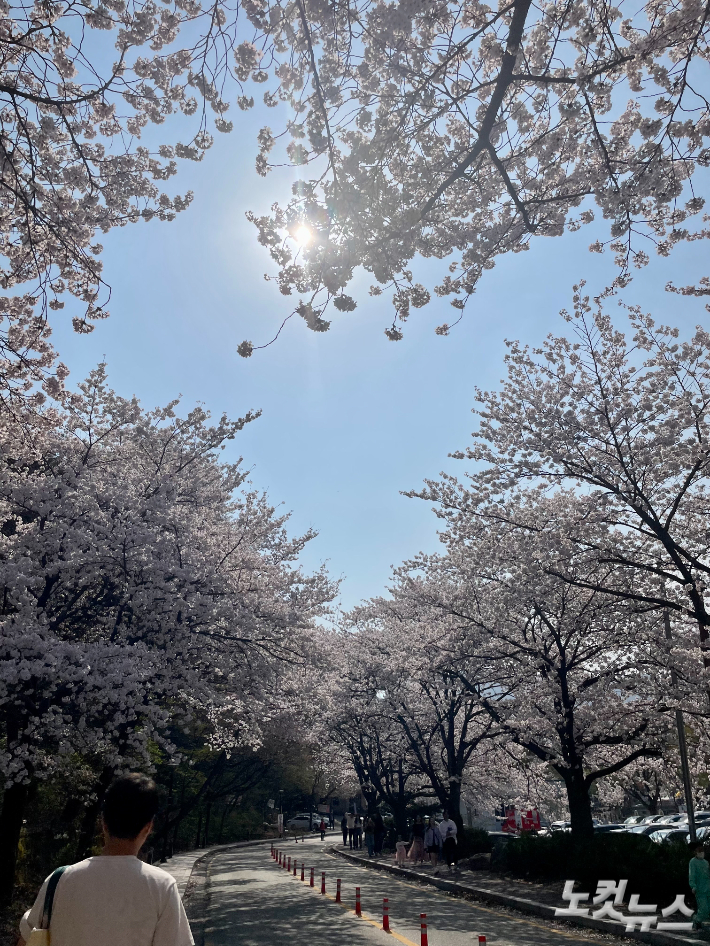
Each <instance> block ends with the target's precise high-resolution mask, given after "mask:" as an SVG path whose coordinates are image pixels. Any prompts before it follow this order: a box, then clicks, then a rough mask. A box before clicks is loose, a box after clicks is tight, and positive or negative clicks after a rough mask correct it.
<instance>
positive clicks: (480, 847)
mask: <svg viewBox="0 0 710 946" xmlns="http://www.w3.org/2000/svg"><path fill="white" fill-rule="evenodd" d="M492 846H493V845H492V844H491V839H490V836H489V834H488V832H487V831H483V830H482V829H481V828H464V829H463V832H462V834H461V835H460V836H459V838H458V856H459V857H470V856H471V855H472V854H488V853H490V851H491V849H492Z"/></svg>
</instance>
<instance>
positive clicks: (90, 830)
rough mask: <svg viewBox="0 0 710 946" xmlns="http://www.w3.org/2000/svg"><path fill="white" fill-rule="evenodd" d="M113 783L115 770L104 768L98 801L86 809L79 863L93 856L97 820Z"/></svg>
mask: <svg viewBox="0 0 710 946" xmlns="http://www.w3.org/2000/svg"><path fill="white" fill-rule="evenodd" d="M112 781H113V769H110V768H104V769H103V770H102V772H101V775H100V776H99V781H98V784H97V786H96V800H95V801H93V802H92V803H91V804H90V805H89V807H88V808H87V809H86V811H85V812H84V817H83V819H82V822H81V831H80V832H79V840H78V842H77V845H76V859H77V860H78V861H83V860H84V858H85V857H89V855H90V854H91V849H92V847H93V845H94V836H95V835H96V820H97V818H98V817H99V813H100V812H101V806H102V805H103V802H104V796H105V795H106V789H107V788H108V787H109V785H110V784H111V782H112Z"/></svg>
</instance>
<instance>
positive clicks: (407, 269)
mask: <svg viewBox="0 0 710 946" xmlns="http://www.w3.org/2000/svg"><path fill="white" fill-rule="evenodd" d="M267 9H268V18H269V22H270V24H271V36H270V38H271V39H272V40H273V47H272V51H273V54H274V55H275V56H276V57H277V59H278V65H277V66H276V67H275V69H274V73H275V77H276V79H278V81H279V83H280V85H279V95H280V96H281V97H282V98H286V99H287V100H288V103H289V105H290V107H291V112H292V115H291V116H289V118H290V120H289V122H288V125H287V129H286V132H287V134H286V139H285V140H288V141H290V144H288V145H287V146H286V148H285V151H286V154H285V155H282V154H280V153H278V155H276V154H275V155H274V156H273V157H272V158H270V157H269V155H270V152H272V149H273V148H274V145H275V143H276V141H277V139H278V137H279V136H278V135H276V134H274V133H272V132H271V130H270V129H264V133H263V134H262V136H260V147H261V151H260V156H259V160H258V162H257V170H258V171H259V172H260V173H266V172H267V170H268V169H269V167H270V165H269V160H272V161H273V166H278V165H279V164H280V163H281V161H282V160H283V158H284V157H285V158H286V159H287V160H288V161H289V163H291V164H294V165H299V166H300V172H299V176H298V180H297V181H296V183H295V184H294V185H293V197H292V199H291V200H290V201H289V202H288V203H287V204H286V205H285V206H275V207H274V208H273V212H272V213H271V214H267V215H264V216H256V215H251V219H252V221H253V222H254V224H255V225H256V227H257V229H258V233H259V241H260V242H261V243H262V244H263V245H265V246H266V247H268V249H269V252H270V254H271V257H272V259H273V260H274V262H275V263H276V265H277V266H278V276H277V277H276V278H277V280H278V284H279V288H280V290H281V292H282V293H285V294H291V293H298V294H299V295H301V296H302V297H303V300H304V301H303V302H302V304H309V305H311V306H312V307H313V308H314V309H315V312H316V315H317V316H318V317H319V318H320V319H321V321H325V320H324V319H323V318H322V316H323V313H324V311H325V309H326V307H327V306H328V304H329V302H330V301H333V303H334V305H335V308H336V309H340V310H341V311H343V310H344V311H349V310H350V309H351V308H353V307H354V304H355V303H354V300H352V299H351V298H350V297H349V296H347V295H346V294H345V293H346V290H347V287H348V285H349V284H350V282H351V280H352V278H353V274H354V271H355V269H356V268H357V267H362V268H364V269H365V270H366V271H367V272H368V273H370V274H371V275H372V276H373V278H374V279H373V286H372V288H371V293H372V294H375V295H379V294H381V293H382V292H383V291H386V290H392V300H393V305H394V309H395V318H394V321H393V323H392V325H391V326H390V327H389V328H388V329H387V330H386V334H387V336H388V337H389V338H390V339H392V340H397V339H399V338H401V337H402V330H403V323H404V322H405V321H406V319H407V318H408V316H409V315H410V312H411V309H412V308H418V307H420V306H422V305H425V304H426V303H427V302H428V301H429V299H430V298H431V294H432V292H435V293H436V294H437V295H439V296H441V297H447V298H449V300H450V303H451V305H452V306H453V308H454V310H455V315H454V322H455V321H457V320H459V319H460V318H461V310H462V309H463V308H464V307H465V305H466V301H467V300H468V299H469V297H470V296H471V294H472V293H473V292H474V290H475V287H476V284H477V282H478V280H479V279H480V278H481V276H482V274H483V273H484V272H485V271H486V270H487V269H490V268H491V267H492V266H493V265H494V264H495V261H496V258H497V257H498V256H500V255H501V254H505V253H510V252H513V253H515V252H520V251H522V250H526V249H527V248H528V247H529V245H530V241H531V239H532V238H533V237H535V236H560V235H562V234H563V233H565V232H566V231H576V230H579V229H580V227H582V226H583V225H585V224H589V223H591V222H592V221H593V220H594V219H595V217H597V218H600V219H602V220H603V221H604V230H605V233H606V236H605V237H604V236H602V238H601V240H599V239H595V242H594V243H593V244H592V246H591V247H590V249H591V250H592V251H595V252H601V251H602V250H604V249H605V248H609V249H610V250H611V251H612V252H613V253H614V255H615V258H616V261H617V263H618V266H619V275H618V278H617V279H616V281H615V285H617V286H623V285H625V284H626V283H627V282H628V280H629V279H630V278H631V272H632V271H633V268H634V267H641V266H644V265H645V264H646V263H647V262H648V260H649V256H650V254H651V253H654V252H655V253H659V254H661V255H662V256H666V255H668V254H669V253H670V252H671V250H672V249H673V247H674V246H676V245H677V244H678V243H683V242H685V241H689V240H697V239H700V238H705V237H706V236H707V235H708V233H709V232H710V231H708V228H707V225H706V224H707V221H706V217H705V216H703V214H702V211H703V208H704V205H705V196H704V195H705V190H706V172H705V169H706V168H707V166H708V163H709V162H710V150H708V135H709V133H710V110H709V107H708V94H707V85H708V58H709V55H710V53H709V48H708V35H709V30H710V25H709V24H708V17H707V11H706V7H705V4H704V3H702V2H700V0H647V2H645V3H643V4H631V3H628V2H627V0H621V2H620V3H615V4H612V3H609V2H607V0H574V2H560V0H549V2H544V3H538V4H533V3H531V0H510V2H508V0H500V2H499V3H497V4H488V3H484V2H480V0H458V2H455V3H448V4H441V3H434V2H426V0H425V2H419V3H416V4H413V3H411V2H410V0H396V2H384V0H351V2H349V3H346V4H339V5H337V6H336V7H333V6H332V5H328V4H321V3H318V2H316V0H289V2H284V0H270V2H268V5H267ZM292 116H293V117H292ZM304 227H305V229H306V231H307V233H308V239H307V240H305V241H304V240H303V239H302V236H301V235H302V233H303V228H304ZM416 256H422V257H426V258H433V259H437V260H442V261H443V260H447V263H446V265H443V264H442V266H441V268H440V270H439V273H440V278H439V282H438V285H436V286H429V287H428V288H427V287H425V286H423V285H421V284H420V283H419V282H418V281H417V278H416V274H414V273H413V272H412V266H411V264H412V261H413V260H414V258H415V257H416ZM452 324H453V323H452ZM309 325H310V327H311V328H314V327H316V325H313V324H311V323H310V322H309ZM450 328H451V325H450V324H449V323H448V322H447V323H445V324H443V325H441V326H439V328H438V329H437V332H438V333H439V334H442V335H445V334H447V333H448V331H449V330H450ZM319 330H320V329H319ZM240 353H241V354H243V355H245V356H248V355H249V354H250V353H251V349H246V348H245V349H243V350H242V351H241V352H240Z"/></svg>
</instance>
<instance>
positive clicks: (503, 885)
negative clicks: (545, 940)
mask: <svg viewBox="0 0 710 946" xmlns="http://www.w3.org/2000/svg"><path fill="white" fill-rule="evenodd" d="M331 853H333V854H336V855H337V856H339V857H342V858H344V859H345V860H349V861H352V862H353V863H356V864H358V865H359V866H361V867H369V868H371V869H373V870H380V871H388V872H389V873H391V874H395V875H396V876H398V877H406V878H407V879H408V880H415V881H417V882H419V883H422V884H428V885H430V886H433V887H437V888H438V889H439V890H444V891H446V892H447V893H450V894H454V895H457V896H460V897H470V898H471V899H473V900H481V901H483V902H485V903H492V904H495V905H496V906H502V907H508V908H509V909H512V910H519V911H520V912H521V913H528V914H532V915H533V916H540V917H544V918H546V919H548V920H553V921H554V922H555V923H556V924H559V925H560V926H567V925H569V926H578V927H585V928H586V929H593V930H597V931H598V932H600V933H607V934H609V935H611V936H616V937H619V938H623V939H634V940H636V941H638V942H643V943H650V944H653V946H689V944H696V946H697V944H698V943H703V942H708V940H707V939H706V938H705V936H704V934H699V933H666V932H658V931H653V930H650V931H648V932H644V933H642V932H640V931H638V930H634V931H631V932H628V933H627V932H626V930H625V928H624V925H623V924H622V923H619V922H617V921H616V920H595V919H594V918H593V917H585V916H579V917H556V916H555V907H558V906H567V904H565V903H564V902H563V901H562V899H561V897H560V889H559V885H558V886H557V892H556V895H555V892H554V890H553V889H552V887H551V885H541V884H532V883H525V882H524V881H517V880H514V879H511V878H508V877H506V878H500V877H495V876H493V875H490V874H489V872H487V871H480V872H479V871H465V872H462V873H460V874H453V875H451V874H447V872H446V867H444V870H443V871H442V872H441V875H440V876H439V877H434V876H433V872H432V871H431V869H427V868H423V869H420V868H412V867H397V866H396V865H395V863H394V859H393V857H392V856H389V857H387V858H381V859H379V860H378V859H376V858H373V859H370V858H368V857H367V856H364V857H363V856H362V855H360V854H356V853H354V852H352V851H345V850H343V849H342V847H333V848H331ZM479 873H480V874H481V875H484V874H488V876H487V877H484V876H481V877H480V878H479V876H478V875H479Z"/></svg>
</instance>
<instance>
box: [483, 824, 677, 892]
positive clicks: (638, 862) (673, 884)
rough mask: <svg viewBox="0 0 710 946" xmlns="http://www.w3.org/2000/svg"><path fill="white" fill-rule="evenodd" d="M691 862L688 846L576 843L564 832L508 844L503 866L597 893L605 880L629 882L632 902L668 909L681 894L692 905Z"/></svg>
mask: <svg viewBox="0 0 710 946" xmlns="http://www.w3.org/2000/svg"><path fill="white" fill-rule="evenodd" d="M689 861H690V852H689V851H688V846H687V844H686V843H685V842H677V843H669V844H655V843H654V842H653V841H649V839H648V838H647V837H643V836H641V835H638V834H599V835H596V836H595V837H593V838H589V839H588V840H584V841H576V840H575V839H574V838H573V837H572V835H571V834H568V833H566V832H558V833H556V834H553V835H551V836H549V837H542V838H540V837H535V836H534V835H523V836H521V837H520V838H515V839H512V840H510V841H508V842H507V843H506V845H505V848H504V850H503V851H501V852H500V857H499V858H498V859H497V867H498V869H502V870H507V871H510V872H511V873H513V874H516V875H518V876H521V877H527V878H530V879H535V880H546V881H554V880H558V881H560V883H563V882H564V881H565V880H576V881H578V882H579V885H580V887H579V889H582V890H588V891H590V892H591V893H593V892H594V891H595V890H596V885H597V883H598V881H599V880H611V879H614V880H622V879H625V880H628V885H627V887H626V896H627V897H628V896H629V895H630V894H632V893H637V894H639V897H640V900H641V902H642V903H656V904H658V905H659V907H664V906H667V905H668V904H669V903H671V902H672V901H673V899H674V898H675V897H676V895H677V894H679V893H682V894H685V895H686V896H687V897H688V902H689V904H690V903H692V900H691V894H690V887H689V886H688V862H689Z"/></svg>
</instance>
